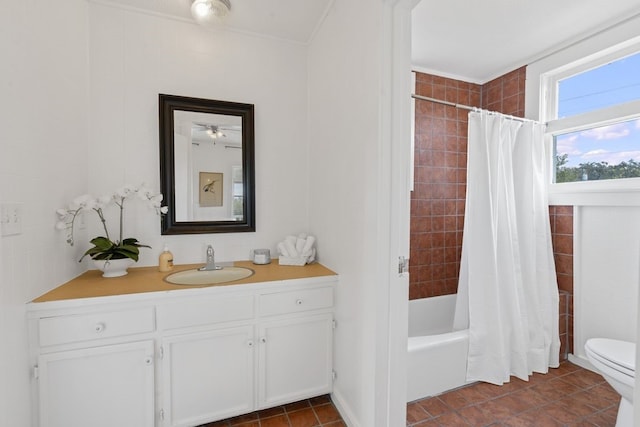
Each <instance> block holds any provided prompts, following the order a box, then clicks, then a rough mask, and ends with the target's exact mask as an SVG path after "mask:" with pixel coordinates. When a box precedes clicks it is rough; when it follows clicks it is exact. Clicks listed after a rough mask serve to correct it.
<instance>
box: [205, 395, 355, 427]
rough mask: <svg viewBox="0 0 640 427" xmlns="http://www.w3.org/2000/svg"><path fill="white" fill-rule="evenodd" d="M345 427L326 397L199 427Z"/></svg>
mask: <svg viewBox="0 0 640 427" xmlns="http://www.w3.org/2000/svg"><path fill="white" fill-rule="evenodd" d="M231 426H233V427H347V425H346V424H345V423H344V422H343V421H342V418H341V417H340V413H339V412H338V410H337V409H336V407H335V406H334V405H333V403H332V402H331V398H330V397H329V396H328V395H324V396H319V397H314V398H311V399H307V400H301V401H300V402H295V403H290V404H288V405H284V406H277V407H275V408H270V409H264V410H262V411H256V412H252V413H250V414H246V415H240V416H238V417H234V418H229V419H227V420H222V421H216V422H213V423H209V424H203V425H202V426H200V427H231Z"/></svg>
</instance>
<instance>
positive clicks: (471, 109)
mask: <svg viewBox="0 0 640 427" xmlns="http://www.w3.org/2000/svg"><path fill="white" fill-rule="evenodd" d="M411 97H412V98H414V99H420V100H422V101H430V102H435V103H436V104H444V105H448V106H450V107H456V108H461V109H463V110H469V111H488V112H489V113H492V114H501V115H503V116H505V117H508V118H510V119H511V120H518V121H521V122H537V121H536V120H531V119H525V118H524V117H516V116H510V115H509V114H502V113H498V112H496V111H489V110H485V109H484V108H478V107H471V106H469V105H464V104H457V103H455V102H449V101H444V100H442V99H436V98H430V97H428V96H422V95H416V94H415V93H412V94H411Z"/></svg>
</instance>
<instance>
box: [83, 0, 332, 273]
mask: <svg viewBox="0 0 640 427" xmlns="http://www.w3.org/2000/svg"><path fill="white" fill-rule="evenodd" d="M89 12H90V40H89V48H90V52H91V53H90V67H91V69H90V85H91V108H90V122H91V127H90V137H89V139H88V146H89V157H88V164H89V190H90V191H91V192H94V193H96V194H102V193H106V192H110V191H113V190H114V189H116V188H118V187H119V186H121V185H123V184H125V183H131V184H137V183H139V182H143V181H144V182H146V183H147V184H149V185H150V186H151V187H153V188H159V154H158V93H165V94H171V95H181V96H193V97H199V98H208V99H219V100H226V101H235V102H243V103H252V104H255V134H256V150H255V151H256V217H257V223H256V227H257V232H255V233H237V234H208V235H184V236H161V235H160V223H159V220H158V218H156V217H155V216H154V215H153V214H152V213H151V212H149V211H148V210H146V208H142V207H140V208H139V209H135V206H133V205H132V206H131V208H132V209H130V212H129V210H127V214H128V215H129V216H130V218H129V220H128V221H127V223H126V224H125V234H127V235H131V236H133V237H137V238H138V239H139V240H141V241H142V242H144V243H147V244H149V245H151V246H152V247H153V249H152V250H148V249H142V250H141V259H140V265H154V264H156V263H157V257H158V254H159V253H160V252H161V251H162V248H163V244H162V243H163V242H166V243H167V244H168V245H169V247H170V248H171V251H172V252H173V254H174V260H175V262H176V263H188V262H203V261H204V259H205V252H204V251H205V246H206V244H208V243H212V244H213V247H214V249H215V251H216V259H217V260H220V261H225V260H233V259H248V258H249V257H250V253H251V252H250V251H251V249H253V248H257V247H261V248H262V247H266V248H271V249H272V251H274V254H275V248H276V244H277V242H279V241H281V240H282V238H284V236H285V235H287V234H291V233H299V232H303V231H307V229H308V198H309V191H308V177H307V148H308V147H307V140H306V132H307V114H306V105H307V63H306V53H307V48H306V46H304V45H301V44H296V43H290V42H286V41H279V40H275V39H267V38H261V37H256V36H251V35H245V34H240V33H232V32H229V31H216V30H211V29H204V28H203V27H200V26H198V25H196V24H194V23H191V22H185V21H181V20H172V19H167V18H164V17H157V16H153V15H147V14H143V13H138V12H135V11H129V10H124V9H119V8H115V7H111V6H108V5H104V4H100V3H90V5H89ZM91 221H92V222H90V223H88V230H89V232H90V233H94V232H97V231H98V228H97V226H98V223H97V221H96V220H95V219H91ZM318 238H319V240H320V241H322V239H323V236H318Z"/></svg>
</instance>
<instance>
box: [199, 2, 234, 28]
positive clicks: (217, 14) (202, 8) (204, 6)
mask: <svg viewBox="0 0 640 427" xmlns="http://www.w3.org/2000/svg"><path fill="white" fill-rule="evenodd" d="M230 10H231V2H230V1H229V0H193V3H192V4H191V15H193V18H194V19H195V20H196V22H198V23H199V24H207V23H210V22H220V21H222V19H223V18H224V17H225V16H227V14H228V13H229V11H230Z"/></svg>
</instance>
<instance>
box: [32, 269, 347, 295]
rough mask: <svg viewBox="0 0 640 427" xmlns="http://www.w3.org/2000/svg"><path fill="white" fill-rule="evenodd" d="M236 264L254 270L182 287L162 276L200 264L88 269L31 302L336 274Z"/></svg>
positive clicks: (321, 270)
mask: <svg viewBox="0 0 640 427" xmlns="http://www.w3.org/2000/svg"><path fill="white" fill-rule="evenodd" d="M233 265H234V266H236V267H245V268H250V269H252V270H253V271H255V273H254V274H253V275H252V276H250V277H247V278H244V279H240V280H234V281H233V282H227V283H221V284H217V285H202V286H183V285H173V284H171V283H168V282H165V281H164V278H165V277H166V276H168V275H169V274H172V273H175V272H177V271H182V270H189V269H193V268H198V267H201V266H202V263H200V264H185V265H176V266H175V267H174V269H173V271H170V272H168V273H161V272H159V271H158V267H157V266H153V267H134V268H129V270H128V271H129V274H127V275H126V276H122V277H112V278H103V277H102V272H101V271H99V270H89V271H86V272H84V273H82V274H81V275H80V276H78V277H76V278H75V279H72V280H70V281H68V282H67V283H65V284H63V285H60V286H58V287H57V288H55V289H52V290H51V291H49V292H47V293H46V294H44V295H41V296H39V297H38V298H36V299H34V300H33V302H34V303H38V302H51V301H60V300H69V299H78V298H94V297H108V296H116V295H126V294H138V293H145V292H162V291H175V290H178V289H189V288H208V287H213V286H216V287H219V286H231V285H240V284H247V283H259V282H273V281H279V280H292V279H307V278H312V277H322V276H335V275H336V273H335V272H333V271H331V270H329V269H328V268H326V267H325V266H323V265H321V264H317V263H315V264H308V265H305V266H290V265H279V264H278V260H274V261H272V262H271V264H267V265H256V264H253V263H252V262H251V261H236V262H234V263H233Z"/></svg>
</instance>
